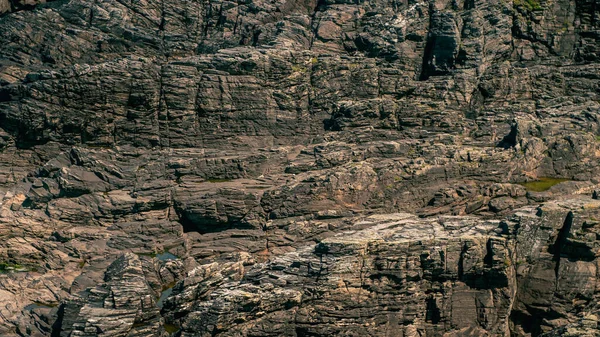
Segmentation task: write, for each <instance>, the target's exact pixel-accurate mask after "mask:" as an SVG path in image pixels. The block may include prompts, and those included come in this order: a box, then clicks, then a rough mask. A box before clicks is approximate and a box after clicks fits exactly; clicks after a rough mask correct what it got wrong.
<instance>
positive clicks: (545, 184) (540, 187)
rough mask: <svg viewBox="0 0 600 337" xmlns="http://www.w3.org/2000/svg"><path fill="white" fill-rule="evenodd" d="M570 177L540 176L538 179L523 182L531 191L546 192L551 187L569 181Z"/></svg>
mask: <svg viewBox="0 0 600 337" xmlns="http://www.w3.org/2000/svg"><path fill="white" fill-rule="evenodd" d="M568 180H569V179H563V178H539V179H538V180H536V181H530V182H526V183H521V185H522V186H525V188H526V189H527V190H528V191H531V192H544V191H547V190H549V189H550V187H552V186H554V185H556V184H560V183H562V182H565V181H568Z"/></svg>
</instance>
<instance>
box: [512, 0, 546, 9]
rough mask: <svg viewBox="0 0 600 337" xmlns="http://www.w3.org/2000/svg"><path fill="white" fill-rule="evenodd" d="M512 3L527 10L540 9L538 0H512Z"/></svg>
mask: <svg viewBox="0 0 600 337" xmlns="http://www.w3.org/2000/svg"><path fill="white" fill-rule="evenodd" d="M513 5H514V6H515V7H519V6H522V7H525V8H526V9H527V10H530V11H532V10H537V9H542V5H541V4H540V2H539V0H514V1H513Z"/></svg>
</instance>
